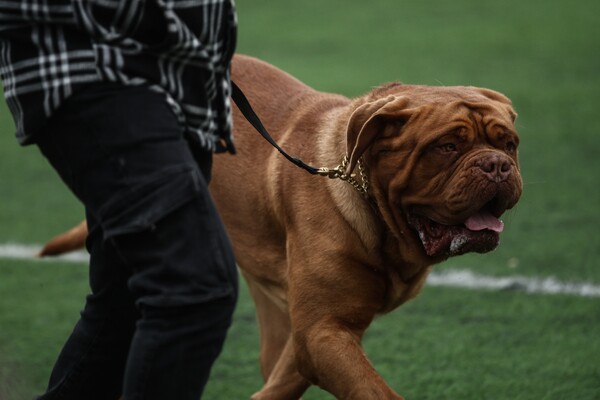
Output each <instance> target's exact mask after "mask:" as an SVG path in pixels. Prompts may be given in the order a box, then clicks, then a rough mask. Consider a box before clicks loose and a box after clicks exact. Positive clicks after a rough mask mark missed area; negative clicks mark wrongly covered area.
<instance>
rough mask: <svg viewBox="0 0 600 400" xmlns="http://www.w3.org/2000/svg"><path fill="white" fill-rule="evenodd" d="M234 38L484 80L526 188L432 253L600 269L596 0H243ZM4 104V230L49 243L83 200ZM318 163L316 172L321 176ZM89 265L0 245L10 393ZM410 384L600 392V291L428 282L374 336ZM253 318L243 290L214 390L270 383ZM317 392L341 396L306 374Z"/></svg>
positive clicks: (2, 341)
mask: <svg viewBox="0 0 600 400" xmlns="http://www.w3.org/2000/svg"><path fill="white" fill-rule="evenodd" d="M238 3H239V4H238V13H239V24H240V29H239V41H238V50H239V52H241V53H246V54H250V55H254V56H257V57H259V58H262V59H264V60H266V61H269V62H271V63H273V64H275V65H277V66H279V67H280V68H282V69H284V70H286V71H288V72H290V73H292V74H293V75H295V76H297V77H298V78H300V79H301V80H303V81H304V82H306V83H308V84H310V85H311V86H314V87H316V88H318V89H320V90H324V91H331V92H337V93H342V94H346V95H348V96H354V95H359V94H362V93H364V92H366V91H368V90H369V89H370V88H371V87H373V86H376V85H379V84H381V83H383V82H387V81H394V80H400V81H402V82H405V83H419V84H430V85H458V84H460V85H476V86H483V87H489V88H492V89H495V90H498V91H501V92H503V93H505V94H506V95H508V96H509V97H510V98H511V99H512V100H513V102H514V106H515V108H516V109H517V111H518V112H519V118H518V120H517V128H518V129H519V132H520V135H521V147H520V158H521V166H522V173H523V177H524V182H525V186H524V192H523V197H522V199H521V202H520V204H519V205H518V206H517V208H516V209H515V210H514V211H511V212H510V213H509V214H508V215H507V216H506V218H504V221H505V223H506V229H505V232H504V234H503V238H502V244H501V246H500V248H499V249H498V250H496V251H495V252H493V253H491V254H487V255H477V256H464V257H460V258H455V259H452V260H449V261H448V262H446V263H445V264H443V265H440V266H438V267H437V269H438V271H443V270H448V269H453V268H454V269H469V270H472V271H475V272H478V273H482V274H485V275H491V276H511V275H523V276H528V277H541V278H543V277H550V276H553V277H556V278H557V279H559V280H561V281H564V282H589V283H593V284H595V285H600V262H599V261H598V260H599V259H600V234H599V233H598V230H599V228H600V211H599V209H598V207H599V206H600V186H599V185H600V179H599V178H600V117H599V115H600V114H599V113H598V111H597V108H598V107H600V24H599V23H598V17H597V16H598V15H600V2H598V1H596V0H580V1H566V0H565V1H559V0H546V1H541V0H532V1H518V0H507V1H502V2H500V1H497V2H492V1H475V0H455V1H452V2H450V1H443V0H425V1H420V2H419V1H406V0H380V1H376V2H375V1H374V2H367V3H365V2H362V1H357V0H345V1H343V0H318V1H317V0H307V1H302V2H285V4H284V3H283V2H280V3H276V2H272V1H267V0H254V1H251V2H250V1H240V2H238ZM12 134H13V126H12V122H11V120H10V116H9V115H8V112H7V110H6V107H5V105H4V104H3V103H2V104H1V105H0V244H3V243H9V242H15V243H25V244H31V243H42V242H44V241H45V240H46V239H47V238H49V237H50V236H52V235H53V234H55V233H57V232H59V231H62V230H64V229H66V228H68V227H70V226H71V225H73V224H75V223H76V222H78V221H79V220H80V219H81V218H82V216H83V211H82V207H81V206H80V205H79V204H78V203H77V202H76V201H75V200H74V199H73V197H72V196H71V195H70V194H69V192H68V191H67V190H66V189H65V188H64V187H63V185H62V184H61V182H60V181H59V179H58V178H57V177H56V175H55V174H54V172H53V171H52V170H51V169H50V168H49V167H48V166H47V165H46V163H45V161H44V160H43V158H42V157H40V155H39V152H38V151H37V149H36V148H34V147H28V148H19V146H18V145H17V144H16V141H15V140H14V138H13V135H12ZM315 179H318V178H315ZM87 290H88V287H87V277H86V267H85V265H82V264H73V263H66V262H34V261H24V260H9V259H2V258H0V400H21V399H30V398H32V397H33V396H34V395H35V394H36V393H39V392H40V391H42V390H43V388H44V385H45V383H46V380H47V378H48V376H49V372H50V369H51V367H52V364H53V362H54V359H55V357H56V355H57V354H58V351H59V350H60V347H61V346H62V343H63V342H64V340H65V339H66V337H67V335H68V333H69V332H70V330H71V328H72V326H73V324H74V323H75V321H76V319H77V317H78V310H79V309H80V308H81V306H82V304H83V297H84V295H85V294H86V293H87ZM365 349H366V352H367V353H368V354H369V356H370V358H371V359H372V360H373V362H374V364H375V366H376V368H377V369H378V370H379V371H380V373H381V374H382V375H383V376H384V377H385V379H386V380H387V381H388V382H389V383H390V385H391V386H392V387H394V388H395V389H396V390H397V391H398V392H400V393H401V394H403V395H404V396H405V397H406V398H407V399H408V400H417V399H436V400H437V399H455V398H462V399H473V400H480V399H491V400H497V399H511V400H518V399H523V400H529V399H531V400H571V399H576V400H598V399H600V298H597V297H596V298H583V297H576V296H566V295H541V294H527V293H523V292H520V291H518V290H505V291H473V290H465V289H456V288H443V287H426V288H425V290H424V291H423V293H422V294H421V295H420V296H419V297H418V298H417V299H416V300H415V301H413V302H411V303H409V304H407V305H406V306H403V307H402V308H400V309H398V310H397V311H395V312H393V313H391V314H390V315H387V316H384V317H382V318H380V319H378V320H377V321H376V322H375V323H374V325H373V326H372V327H371V329H370V330H369V331H368V333H367V335H366V338H365ZM257 356H258V333H257V328H256V323H255V320H254V311H253V306H252V303H251V301H250V299H249V297H248V294H247V292H246V291H245V289H244V290H243V293H242V297H241V299H240V303H239V305H238V310H237V313H236V318H235V322H234V325H233V327H232V329H231V331H230V335H229V337H228V340H227V342H226V347H225V350H224V353H223V355H222V357H221V358H220V359H219V360H218V362H217V364H216V365H215V368H214V370H213V374H212V379H211V381H210V382H209V386H208V387H207V390H206V394H205V398H206V399H217V400H220V399H223V400H229V399H247V398H249V396H250V395H251V394H252V393H253V392H254V391H256V390H258V389H259V388H260V386H261V378H260V374H259V370H258V362H257ZM304 398H305V399H308V400H317V399H330V398H331V396H329V395H327V394H326V393H324V392H322V391H320V390H319V389H316V388H313V389H311V390H310V391H309V392H308V393H307V395H306V396H305V397H304Z"/></svg>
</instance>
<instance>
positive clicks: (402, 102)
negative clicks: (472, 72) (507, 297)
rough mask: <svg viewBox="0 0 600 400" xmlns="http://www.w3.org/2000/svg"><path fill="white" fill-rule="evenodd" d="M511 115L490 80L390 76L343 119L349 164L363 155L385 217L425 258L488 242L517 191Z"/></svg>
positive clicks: (486, 246) (483, 247)
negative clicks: (432, 83) (465, 83)
mask: <svg viewBox="0 0 600 400" xmlns="http://www.w3.org/2000/svg"><path fill="white" fill-rule="evenodd" d="M515 117H516V113H515V112H514V110H513V108H512V105H511V102H510V100H509V99H508V98H506V97H505V96H503V95H502V94H500V93H497V92H494V91H491V90H487V89H481V88H475V87H429V86H409V85H400V84H391V85H387V86H384V87H381V88H379V89H376V90H375V91H374V92H372V93H371V94H370V96H368V97H367V98H365V99H363V103H362V104H361V105H359V106H358V107H357V108H356V109H355V111H354V113H353V114H352V116H351V118H350V120H349V124H348V135H347V138H348V139H347V140H348V142H347V146H348V154H349V156H350V162H349V164H348V168H347V172H350V171H352V169H353V168H354V166H355V165H356V162H357V160H358V159H359V158H360V157H361V156H362V157H363V158H364V159H365V163H366V165H367V166H368V171H369V172H368V173H369V178H370V181H371V189H370V190H371V196H373V199H374V201H375V203H376V206H377V208H378V209H379V212H380V213H381V216H382V218H383V220H384V221H385V223H386V225H387V226H388V227H389V228H390V230H391V231H392V232H393V233H394V234H395V235H396V236H397V237H398V238H399V239H404V240H406V239H407V238H408V239H411V237H412V240H411V241H412V242H415V241H416V242H420V243H421V244H422V247H421V250H422V251H421V253H424V254H426V257H428V258H429V259H433V260H434V261H440V260H442V259H445V258H447V257H449V256H453V255H459V254H464V253H467V252H480V253H483V252H487V251H490V250H492V249H494V248H495V247H496V246H497V245H498V243H499V237H500V232H501V231H502V229H503V223H502V222H501V220H500V217H501V216H502V214H503V213H504V212H505V211H506V210H508V209H510V208H512V207H513V206H514V205H515V204H516V203H517V201H518V199H519V197H520V195H521V190H522V181H521V175H520V172H519V163H518V159H517V147H518V145H519V137H518V135H517V132H516V130H515V126H514V120H515Z"/></svg>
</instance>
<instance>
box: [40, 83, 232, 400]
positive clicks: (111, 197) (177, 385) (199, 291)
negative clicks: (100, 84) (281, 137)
mask: <svg viewBox="0 0 600 400" xmlns="http://www.w3.org/2000/svg"><path fill="white" fill-rule="evenodd" d="M113 89H114V90H113ZM91 93H92V94H88V95H84V96H79V98H78V99H77V102H76V103H75V104H73V102H72V103H71V107H70V108H67V110H65V111H64V112H63V113H62V114H61V115H62V116H61V117H60V118H57V120H58V122H55V124H54V126H53V127H52V128H51V129H50V130H51V132H50V133H51V135H49V137H48V139H42V140H41V143H40V148H41V149H42V151H43V152H44V154H45V155H46V156H47V158H48V159H49V160H50V162H51V163H52V164H53V165H54V166H55V168H56V169H57V171H58V172H59V173H60V175H61V177H62V178H63V180H65V182H66V183H67V184H68V185H69V187H70V188H71V189H72V191H73V192H74V193H75V194H76V195H77V196H78V197H79V198H80V199H81V200H82V202H83V203H84V204H85V205H86V208H87V209H88V211H89V214H90V216H91V218H92V219H95V220H97V221H98V224H99V226H100V227H101V229H100V231H101V232H102V236H103V237H102V248H103V249H104V251H105V252H110V253H111V254H112V253H114V254H116V256H117V257H118V259H119V263H118V264H120V265H124V267H123V270H127V272H126V273H130V274H131V277H130V278H129V281H128V289H129V292H130V293H131V294H132V296H133V297H134V298H135V299H136V301H137V304H138V307H139V308H140V309H141V313H142V318H141V319H140V320H139V322H138V324H137V327H136V331H135V335H134V339H133V342H132V344H131V348H130V351H129V356H128V357H129V360H128V363H127V372H126V378H125V379H126V381H125V384H124V388H125V394H126V399H127V400H134V399H142V398H143V399H153V398H156V399H159V398H161V399H163V398H172V399H197V398H199V397H200V394H201V391H202V389H203V386H204V382H205V381H206V378H207V376H208V373H209V370H210V366H211V365H212V363H213V361H214V359H215V358H216V356H217V355H218V353H219V352H220V349H221V346H222V343H223V340H224V337H225V333H226V330H227V328H228V326H229V324H230V321H231V315H232V313H233V308H234V305H235V300H236V297H237V271H236V269H235V262H234V260H233V253H232V250H231V248H230V245H229V241H228V238H227V235H226V234H225V230H224V228H223V226H222V224H221V222H220V219H219V217H218V214H217V212H216V210H215V208H214V205H213V204H212V201H211V199H210V195H209V194H208V189H207V184H206V179H205V177H208V175H209V165H210V157H211V155H210V154H209V153H206V154H200V155H199V156H198V155H197V159H198V160H200V163H201V167H200V168H199V166H198V164H197V163H196V161H195V160H194V157H193V156H192V153H191V151H190V148H189V146H188V143H187V142H186V140H185V139H184V137H183V132H182V129H181V128H180V127H179V126H178V125H177V121H176V118H175V116H174V115H173V113H172V112H171V111H170V110H169V109H168V106H167V105H166V102H165V101H164V99H163V98H162V96H161V95H158V94H156V93H153V92H150V91H149V90H148V89H146V88H137V89H120V88H118V89H115V88H114V87H113V88H112V89H110V90H106V91H104V89H99V90H96V91H95V92H94V91H92V92H91ZM202 160H204V161H205V162H202ZM65 162H66V163H67V164H68V165H67V166H66V167H65V166H62V165H61V164H64V163H65ZM108 297H111V298H112V299H116V298H117V297H118V296H116V297H114V296H108ZM118 301H122V300H118ZM121 328H122V327H120V326H113V329H116V330H121ZM96 331H97V328H96ZM81 336H82V335H78V337H81ZM72 337H73V336H72ZM74 341H75V342H77V343H70V342H69V343H68V344H67V346H66V347H65V350H64V351H63V353H65V352H67V353H73V355H69V357H66V356H62V355H61V358H66V359H80V358H82V355H83V354H87V353H89V352H92V353H93V352H94V351H95V349H94V346H95V342H93V341H89V340H88V341H85V340H82V339H77V340H75V339H74ZM121 356H122V355H121ZM59 361H60V360H59ZM59 364H61V363H58V364H57V367H58V366H59ZM67 365H69V367H61V368H60V369H61V370H63V371H64V370H69V369H70V371H67V372H62V373H61V374H62V375H63V376H66V375H71V376H78V375H77V374H75V372H74V370H76V369H78V368H80V367H79V366H78V365H76V363H74V362H72V363H70V364H69V363H67ZM86 368H88V370H89V371H96V370H95V369H94V367H91V366H89V367H86ZM55 370H56V368H55ZM97 373H98V379H99V380H103V376H104V371H102V372H97ZM59 386H60V387H61V388H63V389H64V393H66V394H65V395H64V396H63V397H60V398H65V399H71V398H73V399H74V398H82V397H81V396H82V395H81V394H80V392H78V391H77V390H72V391H68V389H66V388H68V387H72V386H71V385H70V384H69V385H67V384H66V383H64V382H62V383H60V384H59ZM79 386H81V385H79ZM84 397H85V396H84ZM46 398H54V397H44V399H46ZM90 398H91V397H90Z"/></svg>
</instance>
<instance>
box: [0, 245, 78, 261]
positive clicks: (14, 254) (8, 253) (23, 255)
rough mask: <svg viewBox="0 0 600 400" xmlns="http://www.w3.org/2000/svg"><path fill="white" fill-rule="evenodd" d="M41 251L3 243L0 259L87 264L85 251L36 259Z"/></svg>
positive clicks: (29, 246) (0, 248)
mask: <svg viewBox="0 0 600 400" xmlns="http://www.w3.org/2000/svg"><path fill="white" fill-rule="evenodd" d="M41 249H42V246H41V245H35V244H20V243H4V244H0V259H2V258H9V259H13V260H29V261H39V262H53V261H67V262H74V263H87V262H88V260H89V256H88V254H87V253H86V252H85V251H74V252H71V253H68V254H65V255H61V256H58V257H43V258H40V257H36V254H37V253H38V252H39V251H40V250H41Z"/></svg>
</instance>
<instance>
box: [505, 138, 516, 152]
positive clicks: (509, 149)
mask: <svg viewBox="0 0 600 400" xmlns="http://www.w3.org/2000/svg"><path fill="white" fill-rule="evenodd" d="M516 150H517V144H516V143H515V142H513V141H509V142H506V151H507V152H509V153H514V152H515V151H516Z"/></svg>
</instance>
